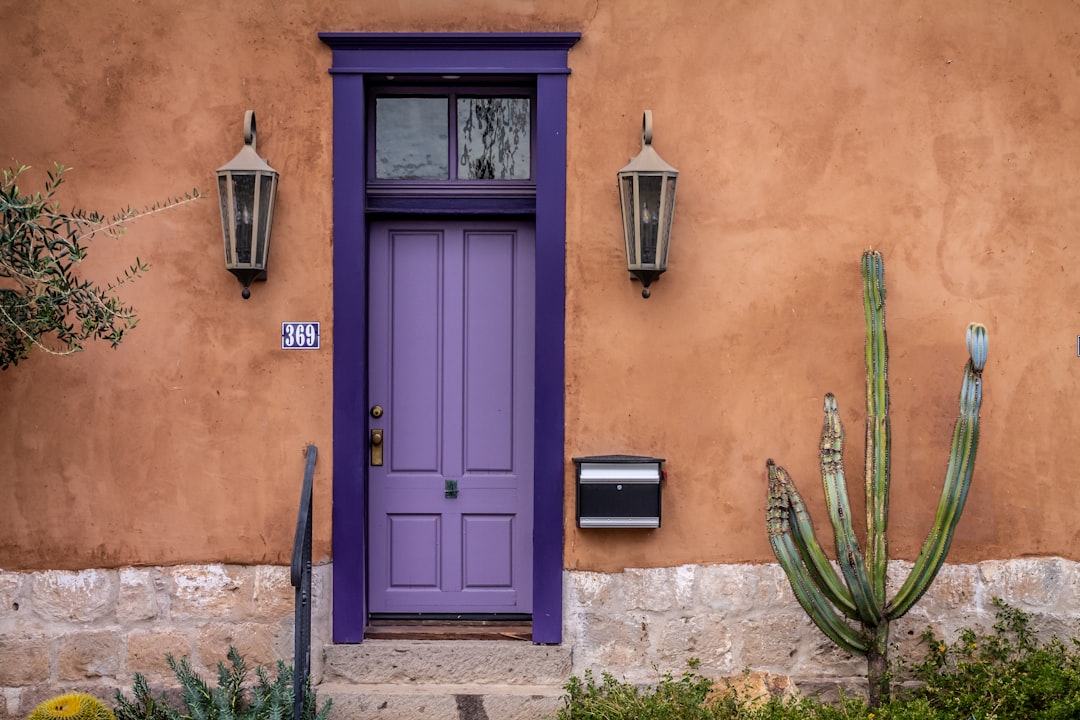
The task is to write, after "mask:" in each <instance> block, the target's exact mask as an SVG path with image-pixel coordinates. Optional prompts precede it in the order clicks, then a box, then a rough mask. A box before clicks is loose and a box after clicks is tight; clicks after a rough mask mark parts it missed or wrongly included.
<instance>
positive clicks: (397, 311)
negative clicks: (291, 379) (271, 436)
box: [368, 221, 535, 613]
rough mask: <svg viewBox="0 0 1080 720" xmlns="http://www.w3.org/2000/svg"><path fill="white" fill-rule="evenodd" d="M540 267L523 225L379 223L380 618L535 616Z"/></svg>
mask: <svg viewBox="0 0 1080 720" xmlns="http://www.w3.org/2000/svg"><path fill="white" fill-rule="evenodd" d="M533 263H534V243H533V234H532V231H531V227H530V226H529V225H526V224H524V223H520V222H517V221H512V222H499V223H496V222H471V221H452V222H445V223H433V222H430V221H415V222H400V223H380V224H376V225H374V226H373V227H372V231H371V265H370V268H371V278H370V284H369V287H370V289H371V296H370V306H369V327H370V340H369V369H370V372H371V375H370V376H369V397H370V400H371V402H372V404H378V405H382V406H383V408H384V413H385V414H384V416H383V417H381V418H379V419H377V420H372V421H371V423H372V428H382V429H384V432H385V434H384V448H385V451H384V458H383V465H382V466H373V467H369V498H368V500H369V559H370V565H369V567H370V577H369V596H370V597H369V601H370V609H371V611H372V612H374V613H395V612H408V613H423V612H438V613H446V612H479V613H497V612H513V613H523V612H529V611H530V610H531V602H532V570H531V558H532V548H531V540H532V497H533V489H532V462H533V457H532V443H533V419H532V418H533V335H534V330H533V318H534V315H535V307H534V303H535V278H534V265H533ZM448 481H453V482H454V483H456V497H454V496H453V495H454V493H452V492H449V491H448V490H449V488H450V486H449V485H448Z"/></svg>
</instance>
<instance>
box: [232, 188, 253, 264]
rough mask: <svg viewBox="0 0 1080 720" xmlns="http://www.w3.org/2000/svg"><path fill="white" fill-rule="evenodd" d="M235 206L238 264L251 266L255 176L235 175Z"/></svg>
mask: <svg viewBox="0 0 1080 720" xmlns="http://www.w3.org/2000/svg"><path fill="white" fill-rule="evenodd" d="M232 180H233V205H234V207H235V210H234V212H235V213H236V262H237V264H239V265H250V264H251V240H252V230H253V229H254V225H255V213H254V209H255V176H254V175H235V174H234V175H233V176H232Z"/></svg>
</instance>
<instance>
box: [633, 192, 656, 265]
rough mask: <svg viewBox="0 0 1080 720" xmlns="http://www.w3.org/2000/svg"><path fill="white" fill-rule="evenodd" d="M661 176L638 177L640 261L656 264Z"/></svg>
mask: <svg viewBox="0 0 1080 720" xmlns="http://www.w3.org/2000/svg"><path fill="white" fill-rule="evenodd" d="M661 181H662V178H661V177H660V176H658V175H656V176H653V175H645V176H642V177H641V178H639V180H638V187H639V188H640V197H641V215H640V217H639V221H640V228H641V263H642V264H643V265H655V264H656V237H657V234H658V231H659V229H660V188H661Z"/></svg>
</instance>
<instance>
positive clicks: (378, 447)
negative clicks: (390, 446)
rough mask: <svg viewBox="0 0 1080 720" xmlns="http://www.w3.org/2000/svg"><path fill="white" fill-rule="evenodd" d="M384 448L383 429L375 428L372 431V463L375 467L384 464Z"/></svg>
mask: <svg viewBox="0 0 1080 720" xmlns="http://www.w3.org/2000/svg"><path fill="white" fill-rule="evenodd" d="M382 448H383V437H382V429H380V428H375V429H374V430H372V431H371V464H372V466H374V467H379V466H380V465H382Z"/></svg>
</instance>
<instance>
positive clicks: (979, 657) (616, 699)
mask: <svg viewBox="0 0 1080 720" xmlns="http://www.w3.org/2000/svg"><path fill="white" fill-rule="evenodd" d="M994 605H995V607H996V622H995V624H994V627H993V631H992V632H991V633H990V634H987V635H979V634H977V633H975V632H974V631H972V630H964V631H962V632H961V633H960V635H959V637H958V639H957V640H956V641H955V642H953V643H951V644H947V643H945V642H943V641H942V640H940V639H938V638H937V637H935V636H934V634H933V633H932V632H930V631H927V632H926V633H924V634H923V640H924V641H925V642H926V643H927V646H928V650H927V654H926V655H925V657H923V658H922V659H920V660H919V661H917V662H915V663H913V664H908V665H901V666H900V667H898V668H897V669H896V671H895V673H896V675H895V677H896V679H898V680H914V681H917V682H918V683H919V685H918V686H917V687H916V689H914V690H911V691H909V692H908V693H905V694H901V695H900V696H899V697H895V698H893V699H892V700H891V701H890V702H888V703H884V704H882V705H881V706H880V707H877V708H873V709H871V708H869V707H868V706H867V703H866V702H865V701H864V700H863V699H861V698H841V699H840V701H839V702H836V703H825V702H821V701H818V700H816V699H814V698H806V699H803V700H799V701H797V702H786V703H785V702H781V701H779V700H771V701H769V702H768V703H766V704H765V705H764V706H763V707H760V708H758V709H756V710H750V709H745V708H740V707H739V706H738V704H737V703H736V702H735V701H734V700H732V699H730V698H726V699H723V700H721V701H718V702H713V703H710V704H708V705H707V704H706V703H705V698H706V697H707V696H708V694H709V691H710V690H711V689H712V681H711V680H709V679H708V678H705V677H702V676H701V675H698V674H696V673H695V672H694V670H695V667H694V666H693V665H692V666H691V670H690V671H687V672H685V673H683V675H682V676H680V677H679V678H675V677H673V676H672V675H671V674H667V675H665V676H664V677H663V678H662V679H661V680H660V682H659V683H658V684H657V685H656V686H655V687H646V688H640V687H637V686H634V685H631V684H629V683H625V682H622V681H619V680H616V679H615V678H614V677H613V676H611V675H610V674H608V673H604V674H603V676H602V680H601V681H600V682H599V683H597V682H596V681H595V680H594V678H593V676H592V674H590V673H588V672H586V674H585V677H584V679H582V678H572V679H571V680H570V682H568V683H567V685H566V695H565V696H564V698H563V703H564V706H563V708H562V709H561V710H560V711H559V715H558V720H1076V719H1077V718H1080V641H1077V640H1069V641H1067V642H1066V641H1063V640H1060V639H1056V638H1055V639H1052V640H1050V641H1047V642H1040V641H1039V639H1038V638H1037V637H1036V635H1035V632H1034V631H1033V629H1032V627H1031V618H1030V616H1028V615H1026V614H1025V613H1023V612H1021V611H1020V610H1017V609H1016V608H1013V607H1010V606H1009V605H1007V604H1006V603H1004V602H1003V601H1001V600H999V599H995V600H994Z"/></svg>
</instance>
